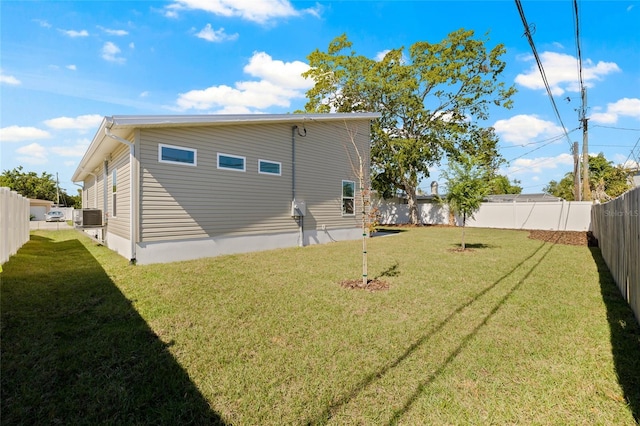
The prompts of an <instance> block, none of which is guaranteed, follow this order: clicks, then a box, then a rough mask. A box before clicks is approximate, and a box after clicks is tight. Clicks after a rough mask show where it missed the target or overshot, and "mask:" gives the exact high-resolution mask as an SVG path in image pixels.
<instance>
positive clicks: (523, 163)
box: [508, 153, 573, 175]
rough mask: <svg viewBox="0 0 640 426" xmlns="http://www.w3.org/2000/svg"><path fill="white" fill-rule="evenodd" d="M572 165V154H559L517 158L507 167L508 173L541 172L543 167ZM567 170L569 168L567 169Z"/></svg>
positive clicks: (553, 167)
mask: <svg viewBox="0 0 640 426" xmlns="http://www.w3.org/2000/svg"><path fill="white" fill-rule="evenodd" d="M567 165H569V166H573V155H571V154H566V153H563V154H559V155H556V156H555V157H536V158H518V159H517V160H514V161H513V162H512V163H511V165H510V166H509V168H508V173H509V174H510V175H515V174H525V173H532V172H533V173H542V172H543V171H544V170H545V169H557V168H558V166H563V168H565V167H564V166H567ZM567 170H569V169H567Z"/></svg>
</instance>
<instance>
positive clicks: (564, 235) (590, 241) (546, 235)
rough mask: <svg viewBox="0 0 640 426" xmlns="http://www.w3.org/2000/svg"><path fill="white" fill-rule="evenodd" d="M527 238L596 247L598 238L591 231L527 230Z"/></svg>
mask: <svg viewBox="0 0 640 426" xmlns="http://www.w3.org/2000/svg"><path fill="white" fill-rule="evenodd" d="M529 238H531V239H533V240H540V241H546V242H548V243H555V244H566V245H571V246H589V247H597V246H598V240H596V239H595V238H594V237H593V234H592V233H591V232H581V231H540V230H535V231H529Z"/></svg>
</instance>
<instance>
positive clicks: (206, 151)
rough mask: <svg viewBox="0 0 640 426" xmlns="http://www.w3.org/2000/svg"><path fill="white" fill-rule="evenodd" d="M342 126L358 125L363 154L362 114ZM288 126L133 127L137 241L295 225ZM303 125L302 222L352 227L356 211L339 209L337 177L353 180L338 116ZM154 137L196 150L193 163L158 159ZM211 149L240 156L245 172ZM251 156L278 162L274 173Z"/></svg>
mask: <svg viewBox="0 0 640 426" xmlns="http://www.w3.org/2000/svg"><path fill="white" fill-rule="evenodd" d="M356 123H357V124H356ZM348 125H349V127H357V128H358V136H357V138H358V143H359V144H361V145H362V149H363V151H364V152H365V153H366V155H365V158H366V159H367V161H368V158H369V151H368V141H369V121H368V120H363V121H362V122H355V121H353V122H349V124H348ZM291 127H292V125H291V124H255V125H246V124H245V125H232V126H231V125H230V126H215V127H185V128H168V129H141V130H140V174H141V185H140V187H141V188H140V209H141V213H140V215H141V229H140V241H141V242H145V241H158V240H171V239H186V238H205V237H216V236H234V235H238V236H239V235H256V234H270V233H283V232H296V231H297V230H298V225H297V223H296V222H295V220H294V219H293V218H291V196H292V161H291V156H292V152H291V136H292V134H291V133H292V132H291ZM305 127H306V129H307V136H306V137H304V138H303V137H300V136H298V135H297V134H296V196H297V198H300V199H303V200H304V201H305V202H306V207H307V216H306V217H305V219H304V226H305V229H316V228H319V227H321V226H322V225H325V226H326V227H327V229H331V228H349V227H355V226H358V225H359V217H358V215H356V216H349V217H343V216H342V199H341V195H342V192H341V191H342V180H343V179H347V180H354V181H356V187H358V184H357V178H356V176H355V175H354V173H353V171H352V168H351V165H350V163H349V159H348V156H347V154H346V149H351V147H350V142H349V138H348V137H347V136H346V132H345V131H344V130H343V129H344V123H341V122H331V123H321V122H309V123H306V124H305ZM161 143H162V144H167V145H173V146H179V147H185V148H191V149H196V150H197V166H196V167H193V166H189V165H178V164H167V163H160V162H159V161H158V145H159V144H161ZM218 153H223V154H229V155H235V156H242V157H246V162H245V165H246V171H245V172H241V171H235V170H223V169H218V168H217V154H218ZM354 158H357V157H355V156H354ZM259 159H262V160H269V161H276V162H280V163H281V164H282V167H281V168H282V175H281V176H272V175H266V174H259V173H258V160H259ZM366 170H367V171H368V163H367V167H366ZM357 199H358V194H356V200H357ZM359 210H360V209H359V208H357V209H356V211H359Z"/></svg>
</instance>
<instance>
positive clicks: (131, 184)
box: [104, 121, 136, 265]
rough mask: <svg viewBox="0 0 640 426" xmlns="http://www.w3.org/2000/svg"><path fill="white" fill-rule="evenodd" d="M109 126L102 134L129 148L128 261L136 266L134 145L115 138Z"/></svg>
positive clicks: (110, 124) (111, 122)
mask: <svg viewBox="0 0 640 426" xmlns="http://www.w3.org/2000/svg"><path fill="white" fill-rule="evenodd" d="M111 126H113V121H109V122H108V123H107V125H106V127H105V128H104V133H105V135H107V136H108V137H110V138H111V139H114V140H116V141H118V142H120V143H123V144H125V145H127V146H128V147H129V241H130V243H131V259H129V264H130V265H135V264H136V238H135V236H136V232H135V226H134V225H135V217H134V211H135V209H134V199H133V195H134V187H135V173H133V161H134V160H135V143H133V142H131V141H128V140H126V139H123V138H121V137H120V136H116V135H114V134H113V133H111Z"/></svg>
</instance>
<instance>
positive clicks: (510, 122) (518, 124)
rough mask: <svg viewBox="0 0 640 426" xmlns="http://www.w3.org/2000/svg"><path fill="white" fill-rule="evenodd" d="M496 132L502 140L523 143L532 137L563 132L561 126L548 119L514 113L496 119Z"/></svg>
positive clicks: (540, 137)
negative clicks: (509, 116)
mask: <svg viewBox="0 0 640 426" xmlns="http://www.w3.org/2000/svg"><path fill="white" fill-rule="evenodd" d="M493 128H494V129H496V133H497V134H498V135H499V136H500V138H501V139H502V140H503V141H504V142H509V143H512V144H514V145H524V144H526V143H529V142H533V141H534V139H535V140H538V139H543V138H548V137H554V136H559V135H562V134H563V133H564V131H563V130H562V127H560V126H557V125H555V124H554V123H552V122H550V121H545V120H541V119H539V118H538V117H537V116H535V115H522V114H521V115H516V116H514V117H511V118H509V119H507V120H498V121H496V122H495V124H494V125H493Z"/></svg>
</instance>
